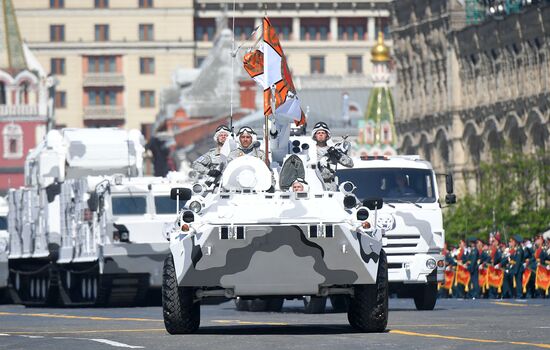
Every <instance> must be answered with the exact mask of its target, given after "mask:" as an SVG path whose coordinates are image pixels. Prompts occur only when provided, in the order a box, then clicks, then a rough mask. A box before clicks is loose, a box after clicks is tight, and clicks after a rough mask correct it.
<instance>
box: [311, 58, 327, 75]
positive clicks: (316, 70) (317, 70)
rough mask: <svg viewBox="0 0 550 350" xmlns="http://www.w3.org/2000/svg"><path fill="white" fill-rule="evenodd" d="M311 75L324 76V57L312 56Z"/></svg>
mask: <svg viewBox="0 0 550 350" xmlns="http://www.w3.org/2000/svg"><path fill="white" fill-rule="evenodd" d="M310 63H311V74H324V73H325V57H324V56H312V57H311V60H310Z"/></svg>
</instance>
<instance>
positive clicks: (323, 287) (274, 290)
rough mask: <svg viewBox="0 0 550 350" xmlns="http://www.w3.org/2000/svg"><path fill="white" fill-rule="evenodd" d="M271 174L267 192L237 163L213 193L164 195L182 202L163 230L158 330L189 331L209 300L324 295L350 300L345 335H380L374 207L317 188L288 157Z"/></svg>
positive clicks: (263, 173)
mask: <svg viewBox="0 0 550 350" xmlns="http://www.w3.org/2000/svg"><path fill="white" fill-rule="evenodd" d="M278 174H281V176H279V175H278ZM274 175H275V176H274V177H275V179H276V180H278V185H277V186H275V190H273V187H272V181H273V179H272V173H271V171H270V169H269V168H268V167H267V166H266V164H264V163H263V162H262V161H261V160H259V159H258V158H255V157H250V156H241V157H239V158H237V159H235V160H233V161H231V162H230V163H229V164H228V166H227V168H226V169H225V171H224V173H223V175H222V177H221V180H220V184H219V188H214V189H213V190H212V191H210V190H209V191H206V192H203V189H204V187H202V186H194V187H193V189H192V190H190V189H186V188H175V189H173V191H172V197H173V198H177V197H179V198H180V199H184V200H188V201H187V204H186V205H185V207H184V208H183V209H182V210H181V211H180V214H179V216H178V219H177V221H176V222H175V224H174V226H173V228H172V229H171V230H170V232H169V240H170V254H169V256H168V257H167V258H166V260H165V263H164V271H163V274H164V280H163V290H162V297H163V298H162V299H163V300H162V301H163V314H164V323H165V326H166V329H167V331H168V332H169V333H171V334H180V333H192V332H195V331H196V330H197V329H198V328H199V324H200V305H201V303H202V302H203V301H204V300H207V299H208V298H211V297H218V296H225V297H227V298H237V297H239V298H243V299H254V298H264V299H271V300H274V301H277V300H283V299H284V298H297V297H298V298H301V297H303V296H309V297H312V298H323V297H326V296H330V295H339V296H343V297H344V298H346V299H348V300H349V304H350V307H349V311H348V319H349V322H350V324H351V325H352V326H353V327H354V328H356V329H358V330H360V331H365V332H381V331H383V330H384V329H385V328H386V324H387V317H388V299H387V298H388V284H387V283H388V282H387V263H386V255H385V253H384V251H383V249H382V234H383V232H382V230H381V229H378V228H376V227H375V225H374V223H375V217H376V208H379V207H381V205H382V204H381V202H380V200H367V201H365V202H364V203H358V202H357V201H356V197H355V196H353V195H352V194H351V193H349V192H348V191H347V190H346V188H347V187H346V185H343V186H341V187H340V188H341V190H340V191H337V192H331V191H325V190H323V188H322V184H321V182H320V180H319V179H318V177H317V175H316V174H315V170H314V169H312V168H310V167H304V165H303V163H302V160H301V159H300V158H299V157H298V156H296V155H291V156H289V157H288V158H287V159H286V160H285V163H284V165H283V167H282V168H281V169H280V172H279V171H275V174H274ZM296 176H301V177H304V178H305V180H306V181H307V182H308V184H309V190H308V191H307V192H289V191H288V188H289V186H290V185H291V183H292V182H293V180H292V179H293V178H294V179H295V178H296ZM367 206H368V207H370V209H369V208H367ZM275 303H277V302H275Z"/></svg>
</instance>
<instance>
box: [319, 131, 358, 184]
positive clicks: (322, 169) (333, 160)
mask: <svg viewBox="0 0 550 350" xmlns="http://www.w3.org/2000/svg"><path fill="white" fill-rule="evenodd" d="M311 137H312V138H313V140H314V141H315V142H316V143H317V168H318V176H319V177H320V179H321V180H322V181H323V186H324V188H325V189H326V190H328V191H336V190H337V189H338V187H337V184H336V181H335V176H336V174H335V173H336V165H337V164H341V165H343V166H345V167H348V168H351V167H353V160H352V159H351V158H350V157H349V156H348V155H347V154H345V153H344V152H342V151H341V150H339V149H337V148H335V147H334V146H329V145H328V144H327V141H328V140H329V139H330V129H329V127H328V125H327V123H325V122H318V123H317V124H315V126H314V127H313V130H312V131H311Z"/></svg>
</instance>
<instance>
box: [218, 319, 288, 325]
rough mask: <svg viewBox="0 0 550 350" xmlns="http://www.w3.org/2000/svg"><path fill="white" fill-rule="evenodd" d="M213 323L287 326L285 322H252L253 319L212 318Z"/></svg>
mask: <svg viewBox="0 0 550 350" xmlns="http://www.w3.org/2000/svg"><path fill="white" fill-rule="evenodd" d="M212 322H215V323H222V324H240V325H256V326H288V325H289V324H288V323H285V322H253V321H241V320H212Z"/></svg>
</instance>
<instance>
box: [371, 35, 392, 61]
mask: <svg viewBox="0 0 550 350" xmlns="http://www.w3.org/2000/svg"><path fill="white" fill-rule="evenodd" d="M370 54H371V57H372V58H371V60H372V61H373V62H388V61H390V49H389V48H388V47H387V46H386V44H384V33H382V31H379V32H378V42H377V43H376V45H374V47H373V48H372V50H371V51H370Z"/></svg>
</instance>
